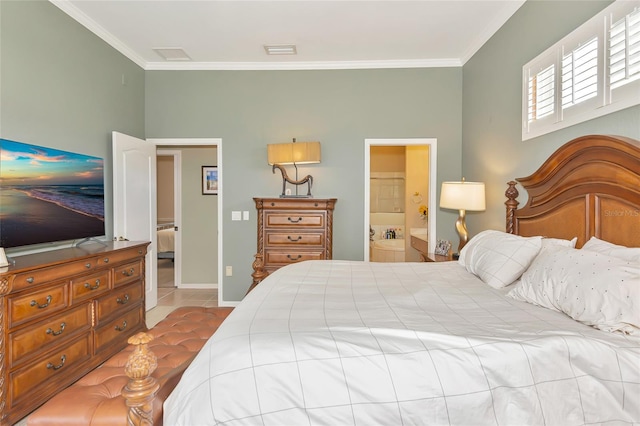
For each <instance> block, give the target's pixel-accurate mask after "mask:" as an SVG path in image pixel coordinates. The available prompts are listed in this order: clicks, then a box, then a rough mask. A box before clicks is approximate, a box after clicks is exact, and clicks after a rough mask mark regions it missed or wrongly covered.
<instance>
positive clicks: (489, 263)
mask: <svg viewBox="0 0 640 426" xmlns="http://www.w3.org/2000/svg"><path fill="white" fill-rule="evenodd" d="M541 240H542V237H521V236H518V235H513V234H507V233H506V232H501V231H494V230H488V231H482V232H480V233H479V234H478V235H476V236H475V237H473V238H472V239H471V240H470V241H469V242H468V243H467V245H465V246H464V247H463V248H462V250H461V251H460V258H459V259H458V262H459V263H460V264H461V265H462V266H464V267H465V268H466V269H467V271H469V272H471V273H472V274H474V275H476V276H478V277H479V278H480V279H481V280H482V281H484V282H485V283H486V284H488V285H490V286H491V287H493V288H502V287H506V286H508V285H509V284H512V283H513V282H514V281H515V280H517V279H518V278H519V277H520V275H522V273H523V272H524V271H525V270H526V269H527V268H528V267H529V264H531V261H532V260H533V258H534V257H536V255H537V254H538V252H539V251H540V247H541V245H542V242H541Z"/></svg>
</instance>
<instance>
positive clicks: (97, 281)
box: [84, 279, 100, 290]
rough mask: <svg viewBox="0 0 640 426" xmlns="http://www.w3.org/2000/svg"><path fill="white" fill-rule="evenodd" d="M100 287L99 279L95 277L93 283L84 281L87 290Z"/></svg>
mask: <svg viewBox="0 0 640 426" xmlns="http://www.w3.org/2000/svg"><path fill="white" fill-rule="evenodd" d="M98 287H100V280H99V279H97V280H96V283H95V285H91V284H89V283H84V288H88V289H89V290H96V289H97V288H98Z"/></svg>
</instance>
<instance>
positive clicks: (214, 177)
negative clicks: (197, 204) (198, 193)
mask: <svg viewBox="0 0 640 426" xmlns="http://www.w3.org/2000/svg"><path fill="white" fill-rule="evenodd" d="M202 194H204V195H218V167H217V166H202Z"/></svg>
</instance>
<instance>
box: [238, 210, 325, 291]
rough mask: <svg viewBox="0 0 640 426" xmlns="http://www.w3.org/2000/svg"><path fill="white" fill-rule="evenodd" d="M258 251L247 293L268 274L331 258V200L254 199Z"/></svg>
mask: <svg viewBox="0 0 640 426" xmlns="http://www.w3.org/2000/svg"><path fill="white" fill-rule="evenodd" d="M253 201H254V202H255V204H256V210H257V211H258V252H257V255H256V261H255V262H254V263H253V265H252V266H253V269H254V272H253V274H252V275H251V276H252V284H251V287H250V288H249V291H251V290H252V289H253V288H254V287H255V286H256V285H257V284H258V283H259V282H260V281H261V280H262V279H264V278H265V277H266V276H267V275H268V274H269V273H271V272H273V271H275V270H277V269H278V268H281V267H283V266H286V265H289V264H292V263H296V262H302V261H304V260H323V259H331V258H332V256H333V253H332V251H333V210H334V208H335V204H336V201H337V200H336V199H335V198H326V199H320V198H254V199H253Z"/></svg>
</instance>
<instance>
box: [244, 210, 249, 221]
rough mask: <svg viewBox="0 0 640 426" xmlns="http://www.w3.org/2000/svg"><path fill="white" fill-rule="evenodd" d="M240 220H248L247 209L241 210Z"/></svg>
mask: <svg viewBox="0 0 640 426" xmlns="http://www.w3.org/2000/svg"><path fill="white" fill-rule="evenodd" d="M242 220H249V211H248V210H245V211H243V212H242Z"/></svg>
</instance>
